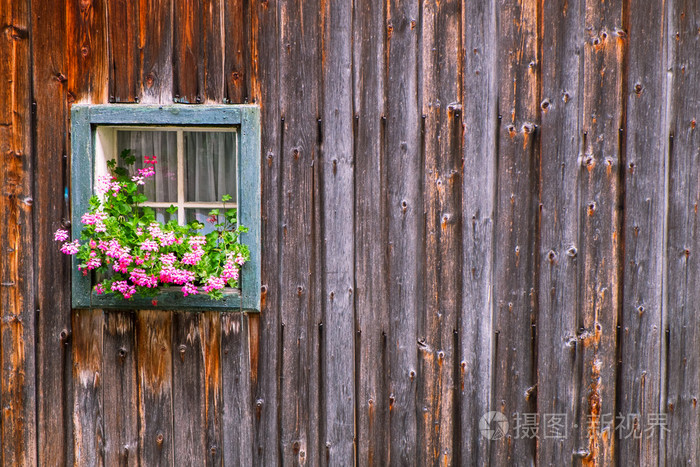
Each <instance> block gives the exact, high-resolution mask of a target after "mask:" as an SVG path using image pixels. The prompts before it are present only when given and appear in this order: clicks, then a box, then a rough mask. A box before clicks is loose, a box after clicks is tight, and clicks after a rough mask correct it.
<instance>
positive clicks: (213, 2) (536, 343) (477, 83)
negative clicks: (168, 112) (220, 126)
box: [0, 0, 700, 466]
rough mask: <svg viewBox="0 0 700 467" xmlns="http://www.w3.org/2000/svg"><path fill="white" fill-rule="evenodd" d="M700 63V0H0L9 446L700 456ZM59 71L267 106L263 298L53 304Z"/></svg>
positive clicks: (106, 99) (607, 460)
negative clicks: (506, 423) (245, 302)
mask: <svg viewBox="0 0 700 467" xmlns="http://www.w3.org/2000/svg"><path fill="white" fill-rule="evenodd" d="M699 65H700V3H698V2H697V1H696V0H673V1H664V0H612V1H600V0H567V1H564V2H553V1H546V2H545V1H536V0H483V1H475V0H441V1H437V0H420V1H419V0H414V1H399V0H387V1H386V2H385V3H382V2H376V1H371V0H364V1H362V0H354V1H352V2H351V1H349V0H305V1H302V0H203V1H196V0H134V1H129V0H0V78H1V81H0V157H1V158H2V165H1V166H0V173H1V177H0V195H1V196H0V216H1V222H0V241H1V245H2V256H1V258H2V259H1V261H0V312H1V316H2V319H1V322H0V349H1V350H0V364H1V368H0V402H1V404H2V411H1V414H2V420H1V423H0V431H1V433H2V463H3V465H11V464H14V465H18V464H26V465H33V464H37V463H38V464H41V465H66V464H69V463H72V462H74V463H76V464H78V465H100V464H105V465H117V464H118V465H137V464H141V465H185V464H187V463H188V462H190V461H191V462H192V463H204V462H206V463H207V464H217V465H220V464H222V463H223V464H225V465H250V464H255V465H275V464H285V465H292V464H294V465H296V464H300V465H351V464H352V463H353V462H355V463H357V464H359V465H385V464H392V465H407V464H413V465H429V464H437V463H441V464H445V465H486V464H490V465H498V466H501V465H531V464H532V463H535V464H537V465H570V464H573V465H612V464H617V465H657V464H661V465H663V464H668V465H681V464H683V465H700V441H699V440H700V412H699V410H700V409H698V407H697V399H698V397H699V396H700V350H698V349H699V346H700V305H699V304H698V301H697V300H698V299H699V298H700V293H699V292H698V290H700V231H699V230H698V214H697V211H698V209H697V207H698V203H699V202H700V164H699V163H698V161H699V160H700V159H699V157H700V136H699V134H698V133H699V132H700V129H698V130H697V131H696V120H697V119H698V118H700V87H699V86H698V83H699V82H700V69H699V68H698V67H699ZM76 102H83V103H85V102H91V103H115V104H120V105H138V104H139V103H164V104H170V103H173V102H179V103H189V104H192V105H197V104H206V103H243V102H249V103H257V104H259V105H260V106H261V108H262V147H263V150H262V154H261V158H262V161H263V173H262V220H263V267H262V273H263V286H262V290H261V294H262V301H263V310H262V313H260V314H259V315H240V314H237V313H224V314H220V313H217V312H205V313H186V312H155V311H143V310H142V311H139V310H134V311H129V312H106V311H102V310H77V311H71V309H70V296H69V293H70V286H69V280H70V263H69V261H68V260H67V259H66V258H64V257H62V255H61V254H60V253H59V252H58V249H57V248H56V245H55V243H54V242H53V238H52V234H53V232H54V231H55V230H56V229H57V228H59V227H66V226H67V225H68V224H69V222H70V212H69V196H70V187H69V179H70V177H69V171H70V167H69V166H70V163H69V162H70V161H69V158H68V157H67V155H68V154H69V153H70V151H69V147H70V134H69V110H70V106H71V104H73V103H76ZM488 410H498V411H501V412H503V413H504V414H506V415H507V416H508V418H509V420H510V422H511V431H510V432H509V435H508V436H507V437H506V438H504V439H502V440H499V441H491V442H489V441H487V440H486V439H484V438H483V437H482V436H481V434H480V433H479V424H478V421H479V419H480V417H481V416H482V414H483V413H484V412H486V411H488ZM526 413H539V414H540V416H543V415H544V414H546V413H557V414H565V415H566V417H567V426H568V436H566V437H565V438H563V439H546V438H544V437H543V436H541V437H540V439H539V440H535V439H529V438H525V437H523V436H516V435H517V432H516V431H515V430H513V426H512V423H513V422H514V416H515V415H514V414H526ZM659 413H661V414H664V415H663V416H665V417H667V420H668V425H667V428H668V429H669V430H670V431H669V432H668V433H666V432H664V433H662V430H660V429H657V430H653V432H651V434H648V433H642V434H643V436H641V438H638V437H637V436H635V435H639V434H640V430H645V429H646V428H647V427H648V426H649V420H650V419H649V417H653V416H654V415H655V414H659ZM616 414H621V415H623V416H624V417H625V418H626V421H625V423H631V426H635V425H634V424H635V423H636V426H637V428H638V431H637V432H635V433H633V434H632V435H631V436H629V437H625V436H622V437H620V436H619V434H620V433H621V432H622V430H620V431H616V430H613V429H611V428H610V427H608V428H607V429H602V430H600V431H599V432H598V431H596V430H589V429H588V428H589V426H591V424H593V426H600V427H603V428H604V427H605V425H606V416H610V415H612V416H614V415H616ZM633 414H636V417H635V416H634V415H633ZM630 432H631V430H628V431H625V432H624V434H625V435H626V434H627V433H630ZM662 434H663V436H661V435H662Z"/></svg>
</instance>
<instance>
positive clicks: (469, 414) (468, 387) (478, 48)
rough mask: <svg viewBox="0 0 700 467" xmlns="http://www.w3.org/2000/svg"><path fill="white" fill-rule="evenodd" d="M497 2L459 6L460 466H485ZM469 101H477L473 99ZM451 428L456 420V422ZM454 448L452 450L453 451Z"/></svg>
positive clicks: (490, 348) (490, 341)
mask: <svg viewBox="0 0 700 467" xmlns="http://www.w3.org/2000/svg"><path fill="white" fill-rule="evenodd" d="M497 37H498V31H497V18H496V1H495V0H491V1H489V2H463V4H462V40H463V50H462V52H461V53H462V56H463V60H464V62H463V71H462V112H463V117H462V120H463V125H464V129H463V134H464V136H463V137H464V142H463V166H462V178H463V182H462V194H461V195H462V228H463V232H462V264H463V265H462V291H461V294H462V304H461V308H460V318H459V345H460V355H461V361H460V362H459V365H460V373H459V374H460V380H459V382H458V383H457V384H459V386H458V388H459V391H460V392H459V395H460V403H459V409H460V417H459V427H460V430H459V431H460V432H461V434H460V436H459V439H460V460H461V462H462V463H464V464H470V463H471V464H472V465H484V464H486V463H487V462H488V458H489V447H490V443H489V442H488V441H487V440H485V439H484V438H483V437H482V436H481V433H480V432H479V426H478V420H479V419H480V418H481V417H482V416H483V414H485V413H487V412H489V411H491V410H495V406H494V405H492V404H493V403H492V398H491V385H492V383H493V377H494V375H493V354H492V352H493V347H494V345H495V336H494V329H493V318H494V316H493V315H494V300H493V289H492V285H491V283H492V280H493V274H494V251H495V244H494V228H495V215H496V212H495V210H496V194H497V185H496V170H497V168H498V165H497V157H498V154H497V152H498V149H497V148H498V145H497V139H498V137H499V135H498V122H499V120H498V119H497V113H498V74H497V73H498V71H497V67H496V64H497V60H496V57H497V54H496V50H497ZM474 96H478V97H477V98H474ZM455 424H457V420H455ZM455 449H456V448H455Z"/></svg>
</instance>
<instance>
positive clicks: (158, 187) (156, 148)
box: [117, 130, 177, 204]
mask: <svg viewBox="0 0 700 467" xmlns="http://www.w3.org/2000/svg"><path fill="white" fill-rule="evenodd" d="M124 149H131V152H132V154H133V155H134V156H136V162H135V163H134V165H133V166H132V167H131V169H130V172H131V173H132V174H133V173H136V171H137V170H138V169H141V168H143V167H146V165H147V164H146V163H145V160H144V157H145V156H148V157H151V156H156V160H157V161H158V163H157V164H156V165H155V169H156V174H155V176H153V177H149V178H147V179H146V180H145V182H146V184H145V185H144V186H143V193H144V194H145V195H146V196H148V200H149V201H165V202H171V203H173V204H177V133H176V132H174V131H129V130H120V131H117V156H118V155H119V154H121V152H122V151H123V150H124ZM120 165H122V164H121V163H120Z"/></svg>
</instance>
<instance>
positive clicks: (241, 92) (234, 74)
mask: <svg viewBox="0 0 700 467" xmlns="http://www.w3.org/2000/svg"><path fill="white" fill-rule="evenodd" d="M254 6H257V2H250V1H244V0H226V1H224V2H223V11H224V45H223V52H224V65H223V66H224V69H223V79H224V86H225V89H224V102H228V103H232V104H242V103H244V102H246V103H247V102H248V101H249V93H250V89H249V82H250V79H251V76H252V73H248V68H249V67H250V68H253V69H257V68H258V67H259V65H260V63H259V61H258V60H259V57H258V56H257V55H255V56H251V55H252V53H255V52H256V47H255V46H256V44H257V37H258V35H259V31H258V29H257V12H254V13H251V11H250V9H251V7H254ZM266 9H269V7H267V8H266ZM254 21H255V23H254ZM270 35H271V34H270V32H268V31H265V34H264V36H270ZM272 35H273V37H274V34H272ZM213 52H214V53H216V49H213ZM251 71H252V70H251ZM258 98H259V96H258Z"/></svg>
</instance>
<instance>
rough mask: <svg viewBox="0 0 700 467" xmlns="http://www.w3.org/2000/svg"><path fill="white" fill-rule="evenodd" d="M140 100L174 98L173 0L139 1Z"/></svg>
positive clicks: (152, 101)
mask: <svg viewBox="0 0 700 467" xmlns="http://www.w3.org/2000/svg"><path fill="white" fill-rule="evenodd" d="M139 50H140V51H141V58H140V63H139V82H140V83H141V97H140V99H139V102H142V103H149V104H168V103H170V102H172V99H173V0H139Z"/></svg>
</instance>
